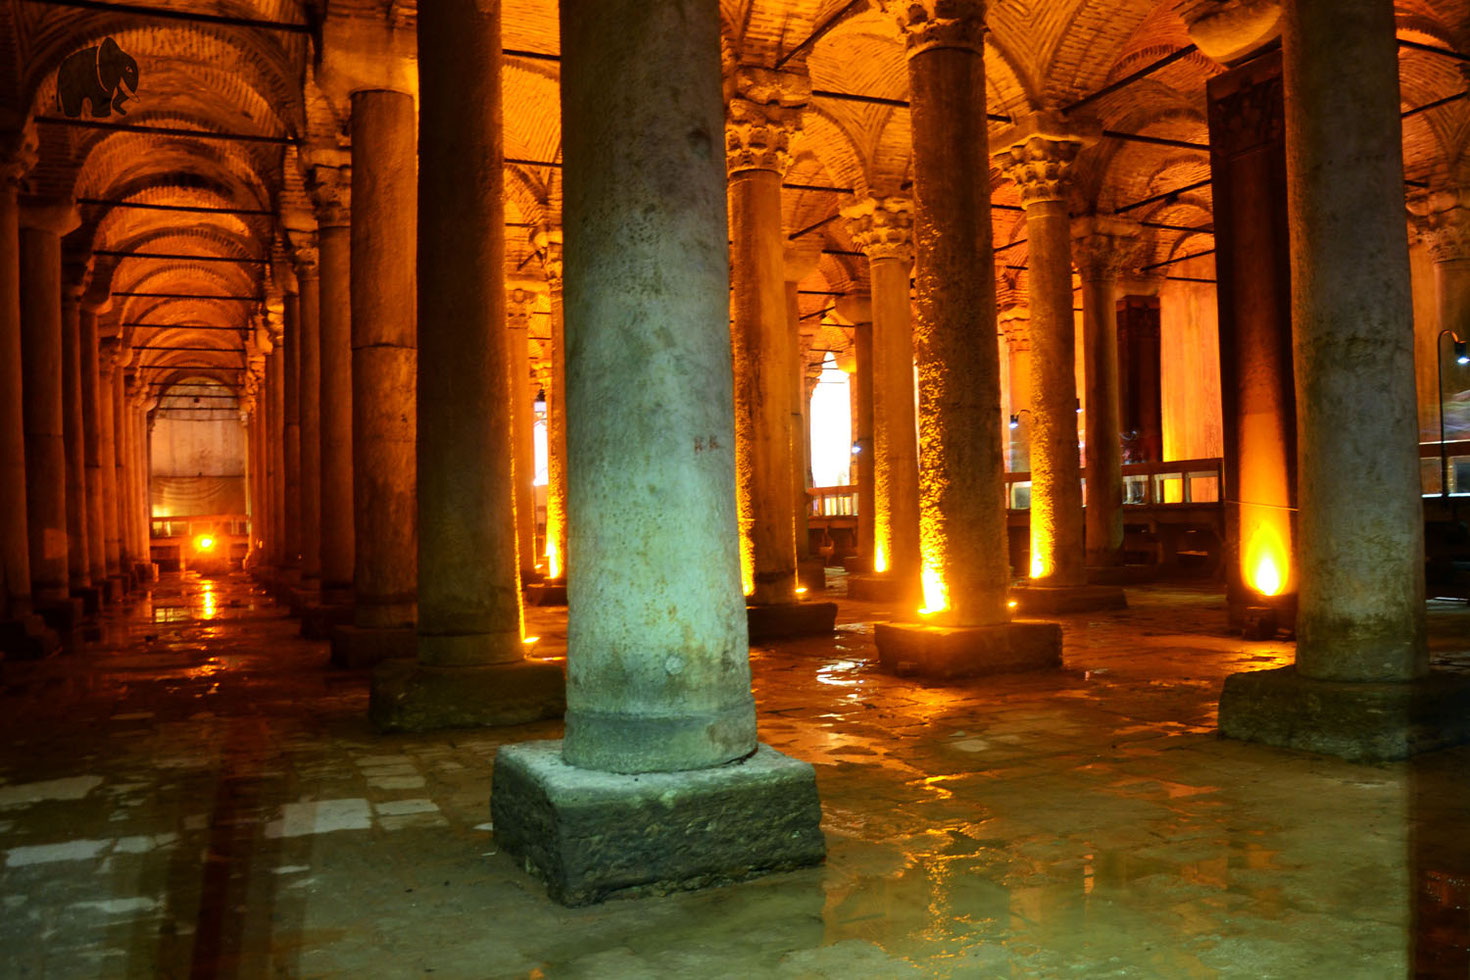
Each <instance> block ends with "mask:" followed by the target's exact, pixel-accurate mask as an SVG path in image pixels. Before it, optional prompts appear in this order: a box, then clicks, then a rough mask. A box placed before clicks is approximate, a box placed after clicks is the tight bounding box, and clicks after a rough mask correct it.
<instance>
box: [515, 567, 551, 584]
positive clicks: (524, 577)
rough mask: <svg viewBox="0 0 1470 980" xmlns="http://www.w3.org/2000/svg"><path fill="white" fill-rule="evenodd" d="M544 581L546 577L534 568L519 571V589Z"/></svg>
mask: <svg viewBox="0 0 1470 980" xmlns="http://www.w3.org/2000/svg"><path fill="white" fill-rule="evenodd" d="M544 581H546V575H545V574H544V573H542V572H541V571H539V570H537V569H534V568H523V569H521V588H525V587H526V586H528V585H534V584H535V583H537V582H544Z"/></svg>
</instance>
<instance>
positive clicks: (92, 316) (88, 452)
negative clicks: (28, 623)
mask: <svg viewBox="0 0 1470 980" xmlns="http://www.w3.org/2000/svg"><path fill="white" fill-rule="evenodd" d="M108 305H109V304H108V303H107V302H103V303H101V304H98V303H95V302H90V301H84V302H83V303H82V309H81V317H80V324H81V348H82V349H81V354H82V437H83V443H84V445H83V450H84V455H85V462H86V466H87V560H88V565H89V566H90V568H91V574H92V585H93V587H94V588H96V589H98V590H100V591H101V592H102V598H104V599H105V600H107V601H109V602H110V601H112V600H113V599H114V598H115V596H114V595H113V594H112V593H111V591H109V589H108V586H107V525H106V521H105V519H104V518H103V513H104V511H105V508H104V507H103V503H102V501H103V497H102V493H103V483H102V432H101V421H102V419H101V409H100V406H99V405H98V401H99V398H98V396H99V391H100V386H101V380H100V379H101V372H100V370H99V366H98V365H99V360H98V358H99V357H100V351H99V349H98V337H97V313H98V310H99V308H100V309H103V310H105V309H106V308H107V307H108Z"/></svg>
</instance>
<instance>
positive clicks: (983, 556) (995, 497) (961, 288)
mask: <svg viewBox="0 0 1470 980" xmlns="http://www.w3.org/2000/svg"><path fill="white" fill-rule="evenodd" d="M950 7H952V8H953V9H952V10H949V13H950V14H951V16H945V17H934V18H932V19H910V18H915V15H916V14H918V13H921V12H923V6H922V5H920V4H911V5H909V7H908V8H906V9H907V12H906V13H904V14H901V15H900V22H901V23H903V24H904V27H905V30H906V35H907V36H906V43H907V49H908V74H909V87H910V91H911V93H912V94H911V97H910V106H911V111H912V115H913V148H914V241H915V245H916V251H917V270H916V271H917V293H918V304H917V309H916V314H917V315H916V317H915V323H914V348H915V353H916V355H917V360H918V368H919V398H920V415H919V522H920V524H919V535H920V548H921V551H922V558H921V560H922V575H923V587H924V608H925V609H926V610H928V611H929V613H930V617H931V620H932V621H935V622H939V623H944V624H948V625H954V626H982V625H993V624H999V623H1003V622H1005V621H1006V620H1007V618H1008V616H1007V611H1006V585H1007V577H1008V575H1007V573H1008V563H1007V561H1006V525H1005V509H1004V506H1003V500H1002V488H1003V486H1004V482H1005V466H1004V457H1003V455H1002V452H1001V445H1000V357H999V353H998V351H997V349H996V344H995V340H994V337H995V274H994V269H993V265H994V253H993V250H992V247H991V227H990V193H989V185H988V182H987V181H984V180H977V179H976V175H977V174H984V173H985V172H986V170H987V169H988V167H989V159H988V157H987V151H986V147H987V135H986V125H987V124H986V119H985V112H986V109H985V63H984V59H983V57H982V50H983V48H982V41H981V38H982V33H983V28H984V25H983V14H984V4H983V3H980V2H958V3H954V4H951V5H950ZM946 9H947V10H948V8H946Z"/></svg>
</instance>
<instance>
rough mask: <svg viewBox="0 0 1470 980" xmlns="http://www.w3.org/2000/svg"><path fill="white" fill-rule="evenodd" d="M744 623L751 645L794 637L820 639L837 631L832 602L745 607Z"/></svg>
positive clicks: (786, 603)
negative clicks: (817, 637)
mask: <svg viewBox="0 0 1470 980" xmlns="http://www.w3.org/2000/svg"><path fill="white" fill-rule="evenodd" d="M745 622H746V626H747V628H748V629H749V630H750V642H751V643H763V642H765V641H767V640H784V639H787V638H790V637H794V636H820V635H822V634H823V633H831V632H832V631H833V630H834V629H836V628H837V603H835V602H782V603H773V604H772V605H769V606H746V607H745Z"/></svg>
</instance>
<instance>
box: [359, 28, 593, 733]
mask: <svg viewBox="0 0 1470 980" xmlns="http://www.w3.org/2000/svg"><path fill="white" fill-rule="evenodd" d="M418 42H419V50H420V51H421V52H422V53H423V55H424V57H423V60H422V61H420V63H419V65H420V72H419V85H420V88H419V98H420V105H421V107H422V108H421V112H420V116H419V197H418V213H419V222H418V242H419V251H418V263H419V268H418V310H419V329H418V372H419V385H418V391H419V397H418V402H417V404H418V408H417V411H418V433H419V444H418V527H419V539H418V548H419V564H418V568H419V576H418V660H417V662H416V663H411V662H408V661H389V662H387V663H384V664H382V665H381V666H379V668H378V669H377V671H376V672H375V673H374V675H373V691H372V708H371V712H372V719H373V723H374V724H375V725H376V726H377V727H378V728H379V729H380V730H389V731H399V730H413V731H422V730H425V729H431V728H444V727H451V726H465V725H503V724H517V723H520V722H526V721H534V720H536V719H538V718H543V717H557V716H559V715H560V714H561V713H562V710H563V707H564V701H565V695H564V688H565V685H564V682H563V679H562V673H561V668H560V667H559V666H558V665H556V664H554V663H545V662H537V661H529V660H526V659H525V651H526V645H525V644H523V643H522V637H521V633H522V631H521V589H520V573H519V569H518V567H517V561H516V537H515V535H516V530H515V524H514V523H513V518H512V510H513V508H514V497H513V494H514V490H513V488H512V483H511V481H512V470H513V464H512V460H511V454H510V452H509V450H510V441H511V412H512V410H511V400H510V391H509V390H508V388H512V389H513V390H515V391H524V389H525V378H515V379H513V378H511V375H510V368H509V365H510V363H512V362H514V360H515V358H513V357H512V356H511V354H510V350H509V342H510V341H511V340H512V339H515V338H512V337H511V336H510V335H508V334H507V331H506V328H505V319H506V306H505V304H506V295H505V288H504V276H505V204H504V195H503V188H502V182H503V178H502V167H503V163H502V159H503V155H502V154H503V151H502V146H503V137H502V131H501V100H500V91H501V82H500V9H499V5H498V4H488V5H486V4H482V3H480V2H478V0H443V2H440V3H436V4H433V5H432V6H430V5H428V4H426V5H425V6H424V7H423V8H422V9H421V10H420V13H419V19H418ZM466 105H469V106H474V107H475V108H476V111H474V112H472V113H469V114H466V112H465V111H464V107H465V106H466ZM518 339H519V340H520V341H522V342H524V341H525V336H524V334H522V335H521V336H520V337H519V338H518ZM527 374H528V375H529V371H527ZM525 408H526V410H527V411H529V408H530V403H529V402H526V404H525Z"/></svg>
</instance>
